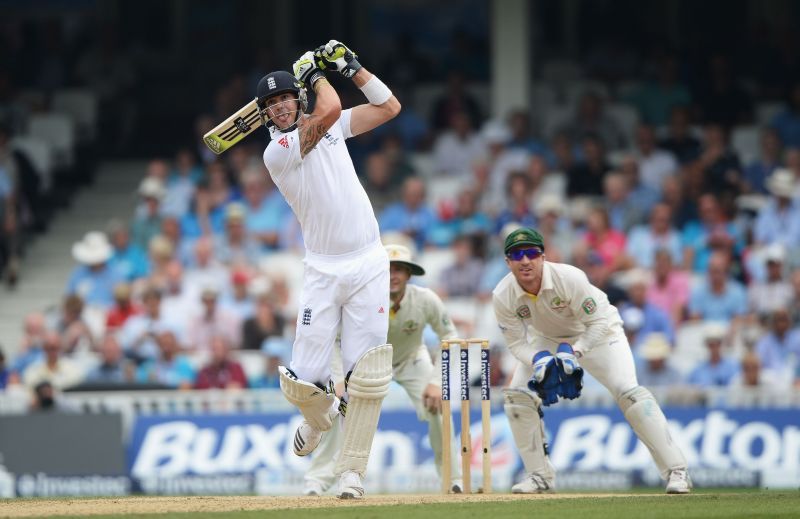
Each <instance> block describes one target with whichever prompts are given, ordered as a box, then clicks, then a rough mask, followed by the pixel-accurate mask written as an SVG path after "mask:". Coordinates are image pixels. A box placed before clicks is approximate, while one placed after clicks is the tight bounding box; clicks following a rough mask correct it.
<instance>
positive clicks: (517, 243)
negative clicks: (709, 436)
mask: <svg viewBox="0 0 800 519" xmlns="http://www.w3.org/2000/svg"><path fill="white" fill-rule="evenodd" d="M504 251H505V256H506V264H507V265H508V267H509V269H510V270H511V272H510V273H509V274H508V275H506V277H504V278H503V279H502V281H500V283H499V284H498V285H497V287H496V288H495V289H494V292H493V299H492V304H493V305H494V311H495V316H496V317H497V324H498V325H499V326H500V329H501V330H502V332H503V336H504V337H505V340H506V342H507V344H508V347H509V349H510V350H511V353H512V354H514V356H515V357H517V359H519V362H520V363H519V365H518V367H517V369H516V371H515V373H514V376H513V377H512V379H511V383H510V384H509V388H508V389H506V390H504V394H503V396H504V403H505V405H504V408H505V412H506V415H507V416H508V421H509V425H510V426H511V431H512V434H513V435H514V442H515V443H516V444H517V448H518V449H519V452H520V456H521V457H522V462H523V464H524V465H525V471H526V472H527V476H526V478H525V479H524V480H523V481H521V482H520V483H517V484H516V485H514V486H513V487H512V492H514V493H521V494H527V493H541V492H550V491H553V490H554V489H555V471H554V469H553V466H552V465H551V464H550V460H549V459H548V453H547V444H546V442H545V433H544V423H543V422H542V417H543V413H542V410H541V406H542V405H545V406H548V405H551V404H554V403H556V402H557V401H558V399H559V397H561V398H568V399H574V398H578V397H579V396H580V393H581V388H582V387H583V386H582V380H583V370H584V369H586V370H587V371H588V372H589V373H591V375H592V376H593V377H595V378H596V379H597V380H598V381H599V382H600V383H601V384H603V385H604V386H605V387H606V388H607V389H608V390H609V391H610V392H611V394H612V395H613V396H614V398H615V399H616V401H617V404H619V407H620V409H621V410H622V412H623V413H624V415H625V419H626V420H628V423H629V424H630V425H631V427H632V428H633V430H634V432H635V433H636V436H638V437H639V439H640V440H641V441H642V443H644V444H645V446H647V448H648V450H649V451H650V454H651V455H652V456H653V460H654V461H655V463H656V466H657V467H658V470H659V472H660V473H661V477H662V478H664V479H665V480H667V493H668V494H686V493H689V491H690V490H691V486H692V484H691V480H690V479H689V474H688V472H687V466H686V458H685V457H684V456H683V453H682V452H681V451H680V449H679V448H678V446H677V445H675V443H674V442H673V441H672V438H671V437H670V434H669V431H668V429H667V419H666V418H665V417H664V413H663V412H662V411H661V408H660V407H659V405H658V402H656V399H655V398H654V397H653V394H652V393H650V391H648V390H647V389H646V388H644V387H642V386H640V385H639V383H638V382H637V380H636V370H635V368H634V363H633V355H632V354H631V349H630V346H629V345H628V341H627V339H626V338H625V333H624V332H623V330H622V319H620V316H619V312H617V309H616V308H615V307H614V306H612V305H611V304H609V302H608V297H607V296H606V294H605V293H603V292H602V291H601V290H600V289H598V288H597V287H595V286H593V285H592V284H591V283H590V282H589V280H588V278H587V277H586V275H585V274H584V273H583V272H582V271H580V270H579V269H577V268H575V267H573V266H571V265H565V264H562V263H551V262H549V261H545V255H544V240H543V239H542V235H541V234H539V232H537V231H536V230H534V229H529V228H524V227H523V228H520V229H517V230H516V231H514V232H512V233H511V234H509V235H508V237H507V238H506V240H505V246H504ZM528 389H530V391H528Z"/></svg>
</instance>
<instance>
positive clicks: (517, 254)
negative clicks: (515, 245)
mask: <svg viewBox="0 0 800 519" xmlns="http://www.w3.org/2000/svg"><path fill="white" fill-rule="evenodd" d="M543 253H544V252H543V251H542V249H537V248H533V249H512V250H510V251H508V253H507V254H506V257H508V259H510V260H511V261H522V258H523V256H524V257H526V258H528V259H531V260H534V259H536V258H538V257H539V256H541V255H542V254H543Z"/></svg>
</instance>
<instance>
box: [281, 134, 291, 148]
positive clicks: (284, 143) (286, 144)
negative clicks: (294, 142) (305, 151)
mask: <svg viewBox="0 0 800 519" xmlns="http://www.w3.org/2000/svg"><path fill="white" fill-rule="evenodd" d="M278 144H280V145H281V146H283V147H284V148H286V149H289V139H287V138H286V136H283V137H281V138H280V139H278Z"/></svg>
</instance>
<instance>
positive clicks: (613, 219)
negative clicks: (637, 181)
mask: <svg viewBox="0 0 800 519" xmlns="http://www.w3.org/2000/svg"><path fill="white" fill-rule="evenodd" d="M603 194H604V195H605V198H606V210H607V211H608V219H609V222H610V223H611V228H612V229H616V230H617V231H620V232H628V231H630V230H631V228H632V227H633V226H634V225H636V224H638V223H640V222H641V221H642V220H643V219H644V214H642V212H641V211H640V209H639V206H638V205H637V204H636V202H635V201H634V200H633V197H632V196H631V191H630V187H629V186H628V179H627V178H626V177H625V175H623V174H622V173H616V172H612V173H609V174H608V175H606V178H604V179H603Z"/></svg>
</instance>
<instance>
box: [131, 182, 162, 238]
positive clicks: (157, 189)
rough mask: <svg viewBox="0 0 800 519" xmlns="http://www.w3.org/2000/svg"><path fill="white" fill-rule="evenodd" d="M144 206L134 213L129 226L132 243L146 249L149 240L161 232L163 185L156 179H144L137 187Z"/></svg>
mask: <svg viewBox="0 0 800 519" xmlns="http://www.w3.org/2000/svg"><path fill="white" fill-rule="evenodd" d="M139 195H140V196H141V197H142V199H143V200H144V205H143V207H141V208H140V209H138V210H137V211H136V216H135V217H134V218H133V224H132V225H131V234H132V236H133V242H134V243H135V244H136V245H138V246H139V248H140V249H146V248H147V244H148V243H150V239H151V238H152V237H153V236H155V235H157V234H158V233H159V232H161V216H162V215H161V202H162V200H163V199H164V196H166V190H165V189H164V184H163V183H162V182H161V180H159V179H158V178H156V177H146V178H145V179H144V180H142V183H141V184H140V185H139Z"/></svg>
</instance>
